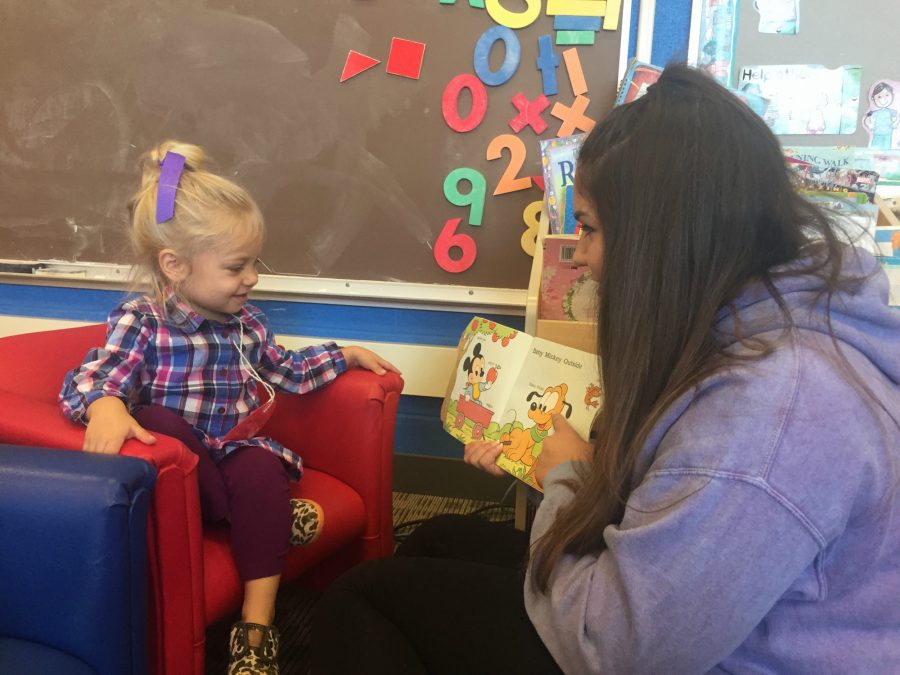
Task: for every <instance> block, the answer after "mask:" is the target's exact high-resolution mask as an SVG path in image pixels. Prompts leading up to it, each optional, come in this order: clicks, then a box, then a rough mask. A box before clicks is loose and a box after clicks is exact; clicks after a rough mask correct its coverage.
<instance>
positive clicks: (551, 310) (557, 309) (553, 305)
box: [538, 234, 598, 321]
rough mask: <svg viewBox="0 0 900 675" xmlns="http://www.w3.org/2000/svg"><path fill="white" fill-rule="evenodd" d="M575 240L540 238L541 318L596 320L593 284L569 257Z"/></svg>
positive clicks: (562, 236) (570, 237) (582, 267)
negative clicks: (542, 252)
mask: <svg viewBox="0 0 900 675" xmlns="http://www.w3.org/2000/svg"><path fill="white" fill-rule="evenodd" d="M577 243H578V237H577V236H574V235H565V234H560V235H552V234H548V235H547V236H545V237H544V239H543V245H544V256H543V267H542V268H541V301H540V304H539V311H538V316H539V318H541V319H556V320H569V321H594V320H595V319H596V318H597V291H598V287H597V282H596V281H594V280H593V279H592V278H591V271H590V269H588V267H587V265H575V264H574V263H573V262H572V257H573V256H574V254H575V246H576V245H577Z"/></svg>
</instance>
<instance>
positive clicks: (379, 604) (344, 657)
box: [311, 515, 561, 675]
mask: <svg viewBox="0 0 900 675" xmlns="http://www.w3.org/2000/svg"><path fill="white" fill-rule="evenodd" d="M527 546H528V542H527V540H526V537H525V535H524V533H522V532H519V531H518V530H515V529H513V528H512V527H510V526H508V525H501V524H497V523H490V522H488V521H485V520H483V519H481V518H478V517H475V516H453V515H447V516H438V517H436V518H433V519H432V520H430V521H428V522H426V523H424V524H422V525H421V526H419V528H418V529H417V530H416V531H415V532H413V534H412V535H411V536H410V538H409V539H408V540H407V541H406V542H404V543H403V544H402V545H401V546H400V548H399V549H398V551H397V555H396V556H395V557H394V558H386V559H382V560H373V561H370V562H367V563H364V564H362V565H360V566H358V567H356V568H354V569H352V570H350V571H349V572H347V573H346V574H344V576H342V577H341V578H340V579H338V580H337V581H336V582H335V583H334V584H332V586H331V587H330V588H329V589H328V590H327V591H326V592H325V595H324V596H323V598H322V600H321V602H320V603H319V608H318V611H317V615H316V617H315V621H314V622H313V627H312V640H311V642H312V669H311V670H312V674H313V675H355V674H357V673H360V674H363V673H365V674H366V675H419V674H420V673H428V674H430V675H441V674H443V673H446V674H447V675H479V674H481V673H484V674H485V675H488V674H489V675H498V674H503V673H510V674H511V675H513V674H515V675H531V674H534V675H545V674H548V673H559V672H561V671H560V670H559V668H558V667H557V665H556V663H555V662H554V661H553V658H552V657H551V656H550V653H549V652H548V651H547V649H546V648H545V647H544V645H543V643H542V642H541V639H540V638H539V637H538V634H537V632H536V631H535V630H534V626H532V625H531V621H530V620H529V619H528V616H527V614H526V613H525V604H524V597H523V591H522V589H523V584H524V564H523V562H524V558H525V552H526V549H527Z"/></svg>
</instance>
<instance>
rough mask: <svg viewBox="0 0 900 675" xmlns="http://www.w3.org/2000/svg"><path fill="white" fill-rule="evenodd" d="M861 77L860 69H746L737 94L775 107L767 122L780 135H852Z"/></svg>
mask: <svg viewBox="0 0 900 675" xmlns="http://www.w3.org/2000/svg"><path fill="white" fill-rule="evenodd" d="M861 73H862V68H860V67H859V66H839V67H837V68H826V67H825V66H822V65H807V64H796V65H766V66H756V65H751V66H742V67H741V69H740V71H739V72H738V81H737V89H739V90H741V91H746V92H749V93H752V94H755V95H757V96H761V97H762V98H764V99H766V100H767V101H768V102H769V105H768V107H767V108H766V111H765V113H764V114H763V119H764V120H765V121H766V124H768V125H769V127H770V128H771V129H772V131H773V132H775V133H776V134H812V135H815V134H852V133H853V132H854V131H856V126H857V116H858V112H859V90H860V76H861Z"/></svg>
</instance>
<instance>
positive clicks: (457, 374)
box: [441, 316, 603, 489]
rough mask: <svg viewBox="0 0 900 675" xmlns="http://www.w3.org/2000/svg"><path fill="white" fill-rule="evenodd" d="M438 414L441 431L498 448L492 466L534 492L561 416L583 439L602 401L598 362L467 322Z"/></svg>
mask: <svg viewBox="0 0 900 675" xmlns="http://www.w3.org/2000/svg"><path fill="white" fill-rule="evenodd" d="M458 354H459V358H458V362H457V364H456V369H455V371H454V373H453V374H452V376H451V378H450V386H449V388H448V393H447V396H446V398H445V399H444V404H443V406H442V407H441V419H442V420H443V422H444V429H446V431H447V432H448V433H449V434H450V435H451V436H453V437H454V438H456V439H458V440H460V441H462V442H463V443H468V442H470V441H473V440H481V439H486V440H494V441H500V442H501V443H502V444H503V446H504V447H503V453H502V454H501V455H500V457H499V458H498V459H497V466H499V467H501V468H502V469H504V470H505V471H507V472H509V473H510V474H512V475H513V476H515V477H516V478H518V479H519V480H521V481H523V482H524V483H526V484H528V485H530V486H532V487H534V488H537V489H540V488H539V487H538V485H537V483H536V481H535V479H534V463H535V460H536V459H537V457H538V456H539V455H540V454H541V448H542V446H543V442H544V439H545V438H546V437H547V436H548V435H550V433H551V431H552V423H551V416H552V415H553V414H554V413H560V414H562V415H564V416H565V417H566V418H568V421H569V424H571V425H572V427H573V428H574V429H575V430H576V431H577V432H578V433H579V435H581V437H582V438H584V439H587V438H588V437H589V435H590V430H591V424H592V423H593V421H594V417H595V416H596V414H597V411H598V410H599V409H600V405H601V403H602V400H603V396H602V392H601V390H600V376H599V372H598V363H597V355H596V354H591V353H589V352H583V351H580V350H578V349H572V348H571V347H566V346H564V345H560V344H557V343H555V342H550V341H549V340H544V339H542V338H537V337H532V336H531V335H528V334H527V333H522V332H521V331H517V330H515V329H513V328H509V327H508V326H503V325H501V324H499V323H495V322H494V321H490V320H488V319H484V318H481V317H477V316H476V317H473V318H472V320H471V321H470V322H469V324H468V326H467V327H466V329H465V331H463V334H462V336H461V337H460V340H459V350H458Z"/></svg>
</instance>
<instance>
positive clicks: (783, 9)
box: [753, 0, 800, 35]
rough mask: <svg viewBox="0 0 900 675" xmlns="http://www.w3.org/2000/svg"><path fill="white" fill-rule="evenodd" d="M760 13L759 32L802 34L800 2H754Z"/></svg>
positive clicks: (754, 6) (778, 0) (796, 0)
mask: <svg viewBox="0 0 900 675" xmlns="http://www.w3.org/2000/svg"><path fill="white" fill-rule="evenodd" d="M753 9H755V10H756V11H757V12H759V32H760V33H773V34H776V35H796V34H797V33H799V32H800V0H753Z"/></svg>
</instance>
